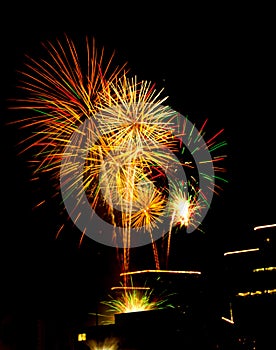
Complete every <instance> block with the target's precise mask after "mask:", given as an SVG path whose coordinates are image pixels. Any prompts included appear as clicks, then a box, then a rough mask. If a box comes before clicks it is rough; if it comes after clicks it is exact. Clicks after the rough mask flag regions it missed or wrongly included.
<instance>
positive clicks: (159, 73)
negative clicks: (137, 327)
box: [0, 3, 276, 312]
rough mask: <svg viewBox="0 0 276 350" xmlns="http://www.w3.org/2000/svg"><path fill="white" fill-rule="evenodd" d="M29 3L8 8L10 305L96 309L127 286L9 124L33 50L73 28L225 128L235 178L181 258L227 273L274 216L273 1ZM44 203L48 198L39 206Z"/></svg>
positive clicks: (210, 129) (5, 86)
mask: <svg viewBox="0 0 276 350" xmlns="http://www.w3.org/2000/svg"><path fill="white" fill-rule="evenodd" d="M20 6H22V8H20V7H16V8H13V7H14V6H13V4H12V5H9V6H8V7H6V10H4V11H2V12H3V14H2V16H4V17H6V19H7V22H6V23H5V24H4V23H1V60H2V64H1V68H2V71H1V88H2V90H1V116H2V117H1V130H2V133H1V134H2V137H1V150H2V155H1V158H2V171H1V176H2V188H3V192H2V193H3V194H4V196H2V229H1V237H0V252H1V258H0V259H1V260H0V262H1V274H0V275H1V277H0V278H1V280H0V281H1V293H3V295H2V297H1V299H0V300H1V307H2V306H3V308H4V309H5V308H6V309H7V310H8V309H21V308H23V309H24V310H28V309H36V310H37V311H38V312H40V311H41V312H46V311H49V310H51V312H60V311H61V310H62V311H63V310H65V309H67V310H68V308H69V309H70V310H75V311H76V310H87V309H89V310H91V309H93V308H94V304H95V300H96V299H97V298H101V295H103V293H105V292H106V290H107V289H108V288H110V287H111V286H112V284H113V282H115V283H117V282H118V272H119V270H118V266H117V262H116V261H117V260H116V251H115V249H114V248H110V247H106V246H102V245H100V244H99V243H97V242H94V241H92V240H91V239H89V238H87V237H84V240H83V242H82V245H81V246H80V247H79V239H80V236H81V235H80V232H79V230H78V229H77V228H75V227H73V225H72V223H70V221H67V220H68V219H67V216H66V215H64V213H63V214H62V213H61V207H60V204H59V200H60V198H59V195H58V194H57V195H56V197H55V198H52V194H53V193H54V192H55V191H54V190H53V188H52V187H51V183H50V181H49V179H48V178H47V176H46V175H44V176H42V179H41V182H39V184H36V183H33V182H30V181H29V180H30V177H31V172H30V169H29V168H28V166H27V164H26V159H25V157H24V155H22V156H18V155H17V153H18V148H17V147H16V144H17V143H18V142H19V141H20V140H21V137H22V135H21V134H20V133H19V132H18V131H17V130H16V127H14V126H8V125H7V123H8V122H9V120H10V118H11V111H10V110H9V109H8V106H9V103H10V102H9V101H8V100H9V99H10V98H13V96H14V95H16V94H17V93H18V92H17V90H16V88H15V86H16V84H17V75H16V70H17V69H18V68H21V67H22V64H23V62H24V54H26V53H27V54H29V55H31V56H33V57H38V56H39V55H40V54H41V46H40V42H42V41H46V40H50V41H51V40H56V39H57V38H61V37H63V35H64V33H66V34H68V35H69V36H70V37H71V38H72V39H73V41H74V42H76V43H81V42H84V41H83V40H84V38H85V36H86V35H88V36H90V37H91V38H92V37H94V38H95V39H96V45H97V46H98V47H100V48H101V47H102V46H104V47H105V48H106V50H107V52H112V51H113V50H115V51H116V58H117V59H118V60H119V62H120V63H124V62H126V61H127V62H128V66H129V67H130V75H131V74H133V75H137V77H138V79H140V80H149V81H152V82H156V84H157V87H160V88H164V89H165V94H166V95H168V96H169V99H168V103H169V104H170V106H171V107H172V108H174V109H175V110H177V111H179V112H180V113H181V114H183V115H188V117H189V119H190V120H191V121H192V122H194V123H195V124H196V126H198V127H200V125H201V124H202V123H203V121H204V120H205V119H208V122H207V126H206V133H208V135H209V136H212V135H213V134H215V133H216V132H217V131H219V130H220V129H224V132H223V136H222V139H223V140H226V141H227V146H226V147H225V148H224V152H226V153H227V160H226V162H225V167H226V170H227V172H226V173H225V174H224V177H225V178H226V179H227V181H228V183H226V184H222V186H223V191H222V192H220V194H219V196H215V197H214V199H213V202H212V205H211V209H210V211H209V212H208V214H207V216H206V218H205V219H204V222H203V226H204V229H205V235H204V238H202V237H201V235H199V237H198V236H196V235H195V236H196V237H195V238H191V237H190V238H189V239H188V241H189V242H190V243H189V244H191V249H186V247H183V252H182V254H184V253H185V252H186V251H187V254H190V255H191V256H198V259H199V260H198V261H199V266H200V265H201V264H202V265H203V264H204V263H206V262H207V266H208V267H209V268H210V269H211V271H212V273H214V274H216V273H217V274H219V273H220V272H221V270H220V267H218V261H220V260H219V259H220V257H221V255H222V254H223V252H225V251H227V250H228V249H232V247H235V246H236V245H240V246H243V244H244V245H248V237H250V233H251V232H252V230H253V227H254V226H256V225H263V224H273V223H275V195H276V186H275V170H274V167H275V164H274V163H275V132H274V124H275V123H274V117H275V115H274V114H275V101H274V91H275V52H274V45H273V42H274V36H273V33H275V21H272V18H271V17H272V11H271V10H270V9H264V8H262V9H259V8H248V9H245V8H226V6H225V8H218V9H215V8H213V9H212V8H208V9H207V8H197V9H185V7H184V8H183V9H181V10H180V8H177V7H175V8H173V7H172V6H171V7H170V8H161V9H160V12H159V10H158V11H157V9H156V12H155V11H151V12H149V9H148V8H146V7H144V8H142V5H139V6H141V7H139V8H135V9H134V10H128V11H127V13H123V12H122V10H121V9H119V8H114V9H111V8H109V10H108V11H107V9H105V8H104V7H105V6H102V7H101V6H98V7H95V8H92V6H91V9H88V8H87V7H86V6H84V7H81V6H80V4H74V6H78V7H77V8H69V7H68V5H66V8H63V10H62V11H58V10H57V9H56V8H55V7H51V6H50V4H49V5H48V3H47V5H46V3H45V5H44V6H45V7H44V8H43V7H42V8H41V9H40V10H38V9H31V7H29V8H28V6H27V7H26V6H25V5H24V7H23V5H20ZM251 6H253V5H251ZM33 11H34V12H33ZM39 199H46V201H47V203H48V204H47V205H46V207H41V208H39V209H37V210H33V206H34V205H35V203H36V202H37V201H39ZM66 221H67V223H66V230H65V231H64V232H63V233H62V234H61V235H60V236H59V237H58V239H55V234H56V232H57V229H58V228H59V227H60V225H61V224H62V223H63V222H66ZM199 252H200V253H199ZM148 253H149V254H148ZM133 254H134V256H135V259H136V260H135V261H136V262H137V267H138V268H140V267H143V268H144V267H146V266H150V268H152V256H151V254H152V253H151V249H150V248H149V247H142V248H139V249H136V251H135V252H134V253H133ZM49 303H50V306H49V305H48V304H49ZM46 305H47V306H46Z"/></svg>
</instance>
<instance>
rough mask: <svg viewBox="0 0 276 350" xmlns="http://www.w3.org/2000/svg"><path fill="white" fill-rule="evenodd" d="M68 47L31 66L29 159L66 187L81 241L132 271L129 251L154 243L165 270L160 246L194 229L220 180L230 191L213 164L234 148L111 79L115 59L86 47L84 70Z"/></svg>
mask: <svg viewBox="0 0 276 350" xmlns="http://www.w3.org/2000/svg"><path fill="white" fill-rule="evenodd" d="M65 44H66V45H63V44H62V42H61V41H57V42H56V44H55V45H54V44H52V43H50V42H48V43H47V44H44V45H43V46H44V48H45V49H46V50H47V54H48V60H47V59H41V60H35V59H33V58H31V57H27V59H28V61H27V63H26V70H25V71H23V72H21V74H22V77H23V79H22V82H21V85H20V88H21V89H22V91H23V92H24V93H26V94H27V97H26V98H21V99H18V100H17V101H16V103H17V105H19V106H17V107H14V108H16V109H21V110H23V112H26V114H28V113H31V116H30V117H26V118H25V117H24V118H21V119H20V120H18V121H17V123H19V125H20V126H21V127H22V128H23V129H27V130H29V129H34V131H35V133H34V134H32V135H31V136H30V137H27V138H26V139H24V140H23V141H22V144H23V145H24V146H22V148H23V151H26V150H28V149H35V150H36V161H35V162H34V164H35V166H36V168H35V174H36V173H38V172H39V171H40V172H48V171H50V172H52V173H53V177H54V179H55V180H57V179H58V190H59V191H60V192H61V195H62V199H63V205H64V207H65V209H66V210H67V212H68V213H69V216H70V218H71V219H72V222H73V223H74V224H75V225H76V226H77V227H78V228H79V229H80V230H81V233H82V237H83V236H84V235H85V234H86V235H88V236H89V237H91V238H93V239H94V240H96V241H99V242H100V243H103V244H107V245H111V246H116V247H120V248H123V249H124V259H123V260H124V261H123V269H124V271H127V270H128V266H129V254H130V253H129V252H130V248H132V247H134V246H141V245H145V244H148V243H151V244H152V246H153V251H154V257H155V263H156V268H159V261H158V252H157V249H156V245H155V241H156V239H158V238H160V237H162V236H163V235H165V234H166V233H167V232H168V231H169V232H170V233H171V232H172V227H174V226H179V227H180V228H181V227H186V228H187V230H189V229H191V231H192V230H193V229H196V228H197V227H198V226H199V225H200V223H201V220H202V218H203V217H204V215H206V212H207V209H208V207H209V205H210V203H211V200H212V194H213V192H214V193H217V192H218V189H220V187H219V186H218V185H217V183H216V182H215V180H218V179H219V180H223V181H224V179H223V178H219V177H217V175H216V173H217V172H222V171H224V169H223V168H222V167H220V166H213V164H219V163H218V162H219V161H221V160H224V158H225V156H224V155H222V156H221V155H220V156H213V157H212V156H211V154H210V153H213V152H215V151H216V150H217V149H219V148H221V147H222V146H224V145H225V144H226V143H225V142H221V143H216V138H217V137H218V136H219V135H220V134H221V132H222V130H221V131H220V132H218V133H217V134H215V135H214V136H213V137H211V138H210V139H209V140H207V142H205V141H204V140H203V135H204V127H205V125H206V122H205V123H204V125H203V126H202V128H201V129H200V130H199V131H198V130H197V129H196V128H195V126H194V125H193V124H191V123H190V122H189V120H188V118H187V117H183V116H182V115H181V114H180V113H178V112H176V111H175V110H173V109H172V108H171V107H170V106H167V105H166V104H165V101H166V100H167V96H165V97H163V96H162V94H163V89H160V90H157V89H156V86H155V84H154V83H151V82H149V81H145V80H143V81H138V79H137V78H136V77H135V78H129V77H127V70H126V64H123V65H122V66H121V67H116V68H115V69H114V70H112V69H111V68H112V67H111V66H112V62H113V57H114V54H113V55H111V57H110V58H109V59H108V60H106V59H105V57H104V50H103V49H102V51H100V52H98V50H97V49H96V46H95V40H94V39H93V40H92V42H91V43H90V41H89V40H88V38H86V53H87V55H86V58H87V62H86V66H85V68H83V65H82V61H83V56H80V55H79V54H78V52H77V49H76V46H75V45H74V43H73V41H72V40H71V39H69V38H68V37H67V36H65ZM26 144H27V146H25V145H26ZM185 171H187V174H188V175H186V174H185ZM103 232H104V234H102V233H103ZM109 233H111V234H110V235H109ZM81 240H82V239H81ZM81 240H80V241H81ZM125 297H126V298H128V297H129V299H130V297H131V295H127V294H126V295H125ZM132 297H133V296H132Z"/></svg>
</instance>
